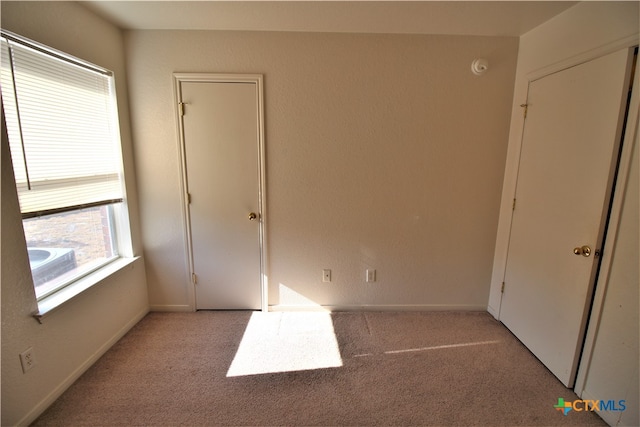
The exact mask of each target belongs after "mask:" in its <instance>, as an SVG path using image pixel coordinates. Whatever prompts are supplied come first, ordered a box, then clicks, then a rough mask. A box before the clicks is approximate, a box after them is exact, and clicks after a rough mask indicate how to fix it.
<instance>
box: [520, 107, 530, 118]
mask: <svg viewBox="0 0 640 427" xmlns="http://www.w3.org/2000/svg"><path fill="white" fill-rule="evenodd" d="M520 106H521V107H522V108H524V112H523V114H524V118H525V119H526V118H527V110H528V109H529V104H520Z"/></svg>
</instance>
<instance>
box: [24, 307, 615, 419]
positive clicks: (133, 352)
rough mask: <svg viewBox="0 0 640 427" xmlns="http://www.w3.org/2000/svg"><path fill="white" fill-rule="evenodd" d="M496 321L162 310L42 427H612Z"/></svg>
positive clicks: (453, 316) (447, 315)
mask: <svg viewBox="0 0 640 427" xmlns="http://www.w3.org/2000/svg"><path fill="white" fill-rule="evenodd" d="M560 397H562V398H564V399H565V400H566V401H570V400H575V399H578V397H577V396H576V395H575V394H574V393H573V392H572V391H571V390H567V389H566V388H565V387H564V386H563V385H562V384H561V383H560V382H559V381H558V380H557V379H556V378H555V377H554V376H553V375H552V374H551V373H549V371H548V370H547V369H546V368H545V367H544V366H543V365H542V364H541V363H540V362H539V361H538V360H537V359H536V358H535V357H533V356H532V355H531V354H530V353H529V351H528V350H527V349H526V348H525V347H524V346H523V345H522V344H521V343H520V342H519V341H518V340H517V339H515V338H514V337H513V335H511V333H510V332H509V331H508V330H507V329H506V328H505V327H504V326H502V325H501V324H500V323H499V322H497V321H495V320H494V319H493V318H492V317H491V316H490V315H489V314H487V313H469V312H463V313H454V312H420V313H417V312H412V313H408V312H399V313H392V312H366V313H351V312H338V313H331V314H328V313H326V314H323V313H268V314H265V313H252V312H230V311H222V312H207V311H205V312H198V313H150V314H149V315H148V316H146V317H145V318H144V319H143V320H142V321H141V322H140V323H139V324H138V325H136V326H135V327H134V328H133V329H132V330H131V331H130V332H129V333H128V334H127V335H126V336H125V337H124V338H123V339H122V340H120V341H119V342H118V343H117V344H116V345H115V346H114V347H113V348H112V349H111V350H109V351H108V352H107V353H106V354H105V355H104V356H103V357H102V358H101V359H100V360H99V361H98V362H97V363H96V364H95V365H94V366H93V367H92V368H91V369H90V370H89V371H87V372H86V373H85V374H84V375H83V376H82V377H81V378H80V379H79V380H78V381H77V382H76V383H75V384H74V385H73V386H72V387H71V388H70V389H69V390H67V392H65V393H64V394H63V395H62V396H61V397H60V398H59V399H58V400H57V401H56V402H55V403H54V404H53V405H52V406H51V407H50V408H49V409H48V410H47V411H46V412H45V413H44V414H43V415H42V416H41V417H40V418H39V419H38V420H36V422H35V424H34V425H38V426H40V425H60V426H111V425H126V426H139V425H146V426H165V425H170V426H176V425H188V426H196V425H256V426H257V425H260V426H262V425H288V426H298V425H300V426H302V425H305V426H306V425H331V426H333V425H336V426H337V425H358V426H359V425H402V426H405V425H442V426H445V425H446V426H450V425H456V426H458V425H459V426H471V425H481V426H492V425H500V426H511V425H531V426H532V425H543V426H551V425H580V426H587V425H606V424H605V423H604V422H603V421H602V420H601V419H600V418H599V417H598V416H597V415H596V414H595V413H592V412H580V413H577V412H575V413H574V412H573V411H572V412H570V413H569V414H568V415H567V416H564V415H563V414H562V413H561V412H558V411H557V410H556V409H555V408H554V407H553V405H554V404H556V403H557V401H558V398H560Z"/></svg>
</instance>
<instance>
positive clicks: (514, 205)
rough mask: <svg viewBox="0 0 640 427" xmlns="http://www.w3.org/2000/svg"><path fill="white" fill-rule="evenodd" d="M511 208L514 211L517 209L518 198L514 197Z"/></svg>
mask: <svg viewBox="0 0 640 427" xmlns="http://www.w3.org/2000/svg"><path fill="white" fill-rule="evenodd" d="M511 210H512V211H515V210H516V199H513V205H511Z"/></svg>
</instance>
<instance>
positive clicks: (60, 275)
mask: <svg viewBox="0 0 640 427" xmlns="http://www.w3.org/2000/svg"><path fill="white" fill-rule="evenodd" d="M1 44H2V46H1V48H2V52H1V53H2V58H1V59H2V60H1V75H0V77H1V79H0V87H1V89H2V104H3V113H4V115H5V120H6V123H7V133H8V137H9V146H10V149H11V159H12V161H13V170H14V175H15V178H16V186H17V190H18V198H19V200H20V210H21V212H22V217H23V226H24V234H25V239H26V242H27V250H28V253H29V263H30V265H31V272H32V276H33V280H34V286H35V291H36V297H37V298H38V300H41V299H42V298H45V297H47V296H49V295H51V294H53V293H55V292H56V291H58V290H60V289H62V288H64V287H65V286H67V285H69V284H72V283H74V281H76V280H77V279H79V278H80V277H83V276H86V275H87V274H89V273H91V272H93V271H95V270H96V269H99V268H100V267H103V266H104V265H105V264H106V263H109V262H111V261H113V260H115V259H117V258H118V256H119V253H120V251H119V250H118V239H117V235H118V231H119V230H118V225H119V221H118V218H119V217H120V216H121V211H122V209H123V201H124V181H123V174H122V158H121V150H120V136H119V128H118V120H117V110H116V99H115V89H114V79H113V75H112V73H111V72H110V71H108V70H105V69H102V68H100V67H97V66H95V65H92V64H89V63H87V62H85V61H83V60H80V59H77V58H74V57H71V56H69V55H66V54H64V53H61V52H58V51H55V50H53V49H50V48H48V47H46V46H43V45H40V44H38V43H35V42H32V41H30V40H27V39H24V38H22V37H20V36H17V35H15V34H12V33H9V32H5V31H4V30H3V31H2V37H1ZM120 222H121V221H120Z"/></svg>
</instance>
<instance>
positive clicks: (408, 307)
mask: <svg viewBox="0 0 640 427" xmlns="http://www.w3.org/2000/svg"><path fill="white" fill-rule="evenodd" d="M269 311H324V312H326V311H329V312H333V311H482V312H486V311H487V307H486V306H484V305H449V304H362V305H281V304H277V305H270V306H269Z"/></svg>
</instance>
